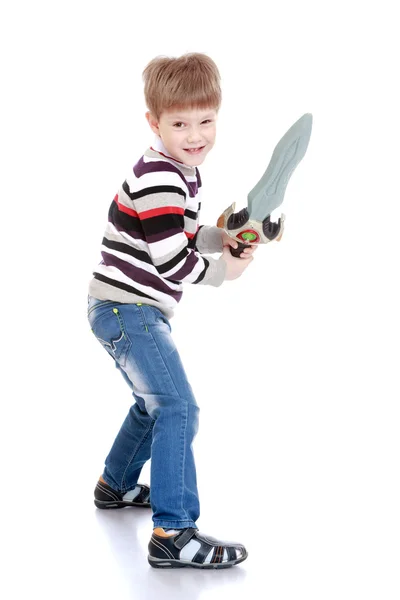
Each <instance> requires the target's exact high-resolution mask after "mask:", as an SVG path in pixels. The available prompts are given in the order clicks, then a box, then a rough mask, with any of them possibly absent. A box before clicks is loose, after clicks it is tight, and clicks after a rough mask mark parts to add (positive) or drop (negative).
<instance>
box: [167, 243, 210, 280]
mask: <svg viewBox="0 0 400 600" xmlns="http://www.w3.org/2000/svg"><path fill="white" fill-rule="evenodd" d="M188 255H189V254H188V251H187V248H186V247H185V248H183V249H182V250H181V251H180V252H179V254H177V255H176V256H174V258H171V260H169V261H168V262H166V263H163V264H162V265H160V266H158V267H156V269H157V271H158V272H159V273H160V275H161V274H162V273H166V272H167V271H170V270H171V269H173V268H174V267H176V265H177V264H178V263H180V262H181V260H183V259H184V258H187V257H188ZM204 260H206V259H204Z"/></svg>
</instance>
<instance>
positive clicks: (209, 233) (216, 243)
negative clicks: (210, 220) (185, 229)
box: [195, 225, 223, 254]
mask: <svg viewBox="0 0 400 600" xmlns="http://www.w3.org/2000/svg"><path fill="white" fill-rule="evenodd" d="M221 234H222V230H221V229H220V228H219V227H215V226H213V225H200V227H199V230H198V232H197V235H196V241H195V248H196V249H197V250H198V251H199V252H200V254H214V253H216V252H222V247H223V246H222V235H221Z"/></svg>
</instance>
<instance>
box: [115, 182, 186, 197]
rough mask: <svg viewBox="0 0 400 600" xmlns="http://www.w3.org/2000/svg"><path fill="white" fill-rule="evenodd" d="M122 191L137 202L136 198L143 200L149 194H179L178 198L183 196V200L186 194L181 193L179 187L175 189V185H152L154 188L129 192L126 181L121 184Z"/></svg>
mask: <svg viewBox="0 0 400 600" xmlns="http://www.w3.org/2000/svg"><path fill="white" fill-rule="evenodd" d="M122 189H123V190H124V192H125V194H126V195H127V196H129V198H130V199H131V200H137V199H138V198H143V197H144V196H149V195H150V194H162V193H168V194H179V195H180V196H183V197H184V198H186V194H185V192H184V191H183V189H182V188H180V187H177V186H176V185H154V186H150V187H146V188H144V189H143V190H140V191H139V192H131V191H130V189H129V185H128V183H127V181H126V180H125V181H124V183H123V184H122Z"/></svg>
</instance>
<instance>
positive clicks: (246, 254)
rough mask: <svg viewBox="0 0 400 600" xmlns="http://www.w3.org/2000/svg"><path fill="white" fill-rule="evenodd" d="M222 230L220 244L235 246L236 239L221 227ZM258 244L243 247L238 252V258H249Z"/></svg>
mask: <svg viewBox="0 0 400 600" xmlns="http://www.w3.org/2000/svg"><path fill="white" fill-rule="evenodd" d="M221 232H222V245H223V246H231V247H232V248H237V247H238V243H237V241H236V240H234V239H233V238H231V237H230V236H229V235H228V234H227V233H226V232H225V231H224V230H223V229H222V230H221ZM257 248H258V246H257V245H254V246H250V248H245V249H244V250H243V252H242V253H241V254H240V258H249V257H250V256H251V255H252V254H254V252H255V251H256V250H257Z"/></svg>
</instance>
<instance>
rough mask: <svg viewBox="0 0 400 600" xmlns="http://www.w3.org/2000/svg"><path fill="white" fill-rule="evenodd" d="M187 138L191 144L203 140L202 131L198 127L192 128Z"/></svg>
mask: <svg viewBox="0 0 400 600" xmlns="http://www.w3.org/2000/svg"><path fill="white" fill-rule="evenodd" d="M187 140H188V143H189V144H195V143H196V142H199V141H200V140H201V135H200V132H199V131H197V129H192V130H191V131H190V133H189V135H188V138H187Z"/></svg>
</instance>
